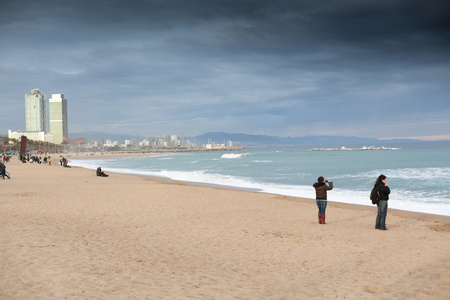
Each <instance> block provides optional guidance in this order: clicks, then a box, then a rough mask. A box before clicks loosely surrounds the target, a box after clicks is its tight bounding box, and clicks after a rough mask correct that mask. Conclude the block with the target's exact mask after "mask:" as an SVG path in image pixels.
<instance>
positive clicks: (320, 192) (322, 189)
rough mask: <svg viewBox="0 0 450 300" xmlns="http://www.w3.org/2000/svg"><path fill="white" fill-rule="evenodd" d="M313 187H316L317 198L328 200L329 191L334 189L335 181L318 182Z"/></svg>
mask: <svg viewBox="0 0 450 300" xmlns="http://www.w3.org/2000/svg"><path fill="white" fill-rule="evenodd" d="M313 187H314V188H315V189H316V199H317V200H327V191H329V190H332V189H333V183H332V182H330V181H329V182H328V185H326V184H325V182H320V183H319V182H316V183H314V184H313Z"/></svg>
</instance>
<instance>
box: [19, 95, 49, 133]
mask: <svg viewBox="0 0 450 300" xmlns="http://www.w3.org/2000/svg"><path fill="white" fill-rule="evenodd" d="M25 123H26V131H29V132H41V131H43V132H47V131H48V130H47V101H46V99H45V96H44V95H43V94H42V93H41V91H40V90H39V89H33V90H31V93H30V94H27V95H25Z"/></svg>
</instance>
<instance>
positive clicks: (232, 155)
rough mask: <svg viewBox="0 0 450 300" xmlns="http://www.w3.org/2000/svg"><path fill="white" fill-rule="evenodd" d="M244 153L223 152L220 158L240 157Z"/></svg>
mask: <svg viewBox="0 0 450 300" xmlns="http://www.w3.org/2000/svg"><path fill="white" fill-rule="evenodd" d="M245 155H246V154H245V153H225V154H222V156H221V157H220V158H227V159H232V158H240V157H242V156H245Z"/></svg>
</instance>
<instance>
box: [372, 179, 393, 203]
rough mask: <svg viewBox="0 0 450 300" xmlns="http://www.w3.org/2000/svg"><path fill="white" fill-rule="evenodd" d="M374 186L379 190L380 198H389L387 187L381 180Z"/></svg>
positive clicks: (389, 191)
mask: <svg viewBox="0 0 450 300" xmlns="http://www.w3.org/2000/svg"><path fill="white" fill-rule="evenodd" d="M375 186H376V187H377V188H378V191H379V192H380V200H389V194H390V193H391V190H390V189H389V187H388V186H385V185H384V183H382V182H380V183H377V184H375Z"/></svg>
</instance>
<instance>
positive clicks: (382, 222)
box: [374, 174, 391, 230]
mask: <svg viewBox="0 0 450 300" xmlns="http://www.w3.org/2000/svg"><path fill="white" fill-rule="evenodd" d="M374 185H375V188H376V189H377V190H378V192H379V194H380V201H379V202H378V204H377V207H378V214H377V219H376V221H375V229H380V230H387V228H386V215H387V209H388V200H389V194H390V193H391V190H390V189H389V187H388V184H387V181H386V176H384V175H383V174H381V175H380V176H378V179H377V180H376V181H375V183H374Z"/></svg>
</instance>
